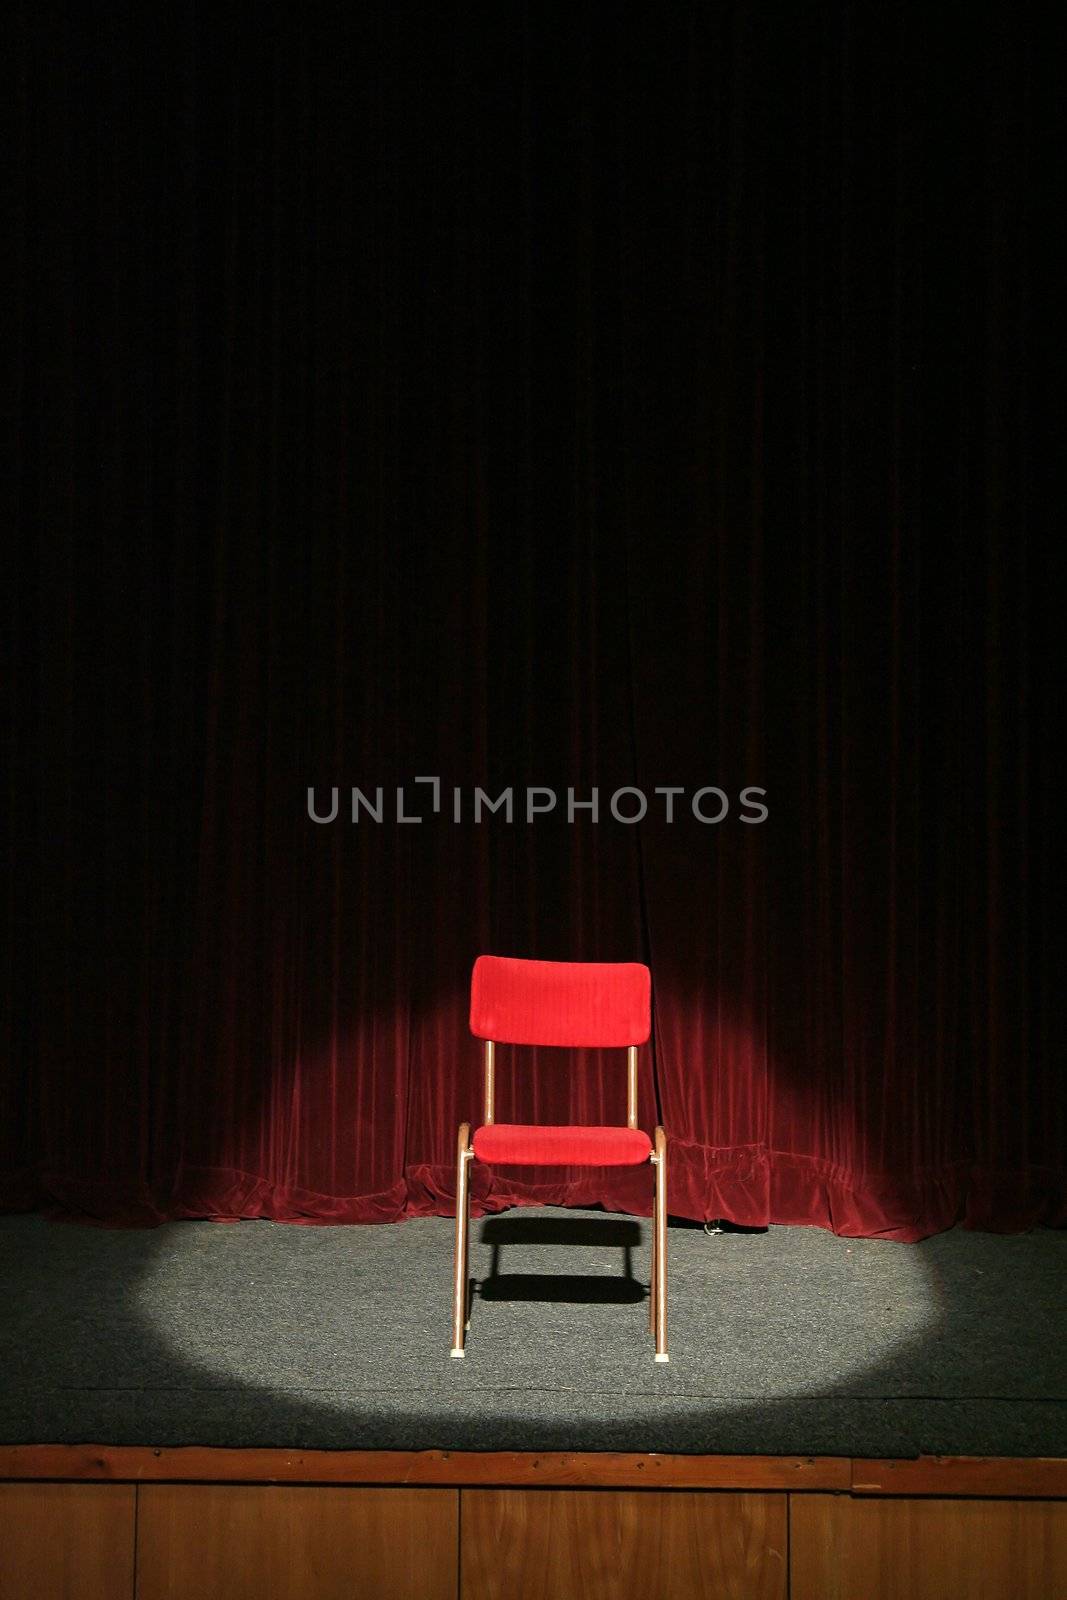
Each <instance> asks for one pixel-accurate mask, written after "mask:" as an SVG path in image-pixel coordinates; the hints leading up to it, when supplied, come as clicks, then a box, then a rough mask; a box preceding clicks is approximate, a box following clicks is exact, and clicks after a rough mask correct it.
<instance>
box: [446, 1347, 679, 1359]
mask: <svg viewBox="0 0 1067 1600" xmlns="http://www.w3.org/2000/svg"><path fill="white" fill-rule="evenodd" d="M448 1353H449V1355H450V1356H458V1357H459V1358H460V1360H462V1359H463V1357H464V1356H465V1355H466V1354H467V1352H466V1350H460V1349H459V1348H458V1346H457V1348H456V1349H455V1350H450V1351H449V1352H448ZM664 1359H666V1358H664ZM656 1360H657V1361H658V1360H659V1357H658V1356H657V1357H656Z"/></svg>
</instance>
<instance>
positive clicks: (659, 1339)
mask: <svg viewBox="0 0 1067 1600" xmlns="http://www.w3.org/2000/svg"><path fill="white" fill-rule="evenodd" d="M484 1045H485V1096H484V1103H483V1110H484V1116H483V1126H487V1125H489V1124H491V1123H492V1122H493V1120H494V1118H495V1114H496V1044H495V1042H494V1041H493V1040H492V1039H486V1040H485V1041H484ZM637 1048H638V1047H637V1045H635V1044H632V1045H629V1046H628V1047H627V1051H626V1069H627V1070H626V1126H627V1127H628V1128H636V1127H637ZM470 1141H471V1125H470V1123H469V1122H461V1123H460V1125H459V1137H458V1140H457V1147H456V1246H455V1261H454V1267H455V1271H454V1278H453V1288H452V1350H451V1352H450V1353H451V1354H452V1355H453V1356H465V1355H466V1353H467V1352H466V1348H465V1345H466V1333H467V1329H468V1328H469V1327H470V1281H469V1277H468V1271H467V1263H468V1258H469V1241H470V1170H469V1169H470V1164H471V1162H472V1161H473V1160H474V1150H473V1149H472V1147H471V1142H470ZM648 1159H649V1161H650V1162H651V1163H652V1165H653V1167H654V1168H655V1178H656V1187H655V1196H654V1201H653V1209H652V1216H653V1223H652V1282H651V1284H650V1286H649V1300H648V1327H649V1332H650V1333H651V1334H652V1337H653V1338H654V1339H655V1341H656V1360H657V1361H668V1360H669V1359H670V1357H669V1355H668V1353H667V1135H666V1134H665V1133H664V1131H663V1129H662V1127H660V1126H658V1125H657V1127H656V1131H655V1133H654V1135H653V1141H652V1152H651V1154H650V1156H649V1158H648Z"/></svg>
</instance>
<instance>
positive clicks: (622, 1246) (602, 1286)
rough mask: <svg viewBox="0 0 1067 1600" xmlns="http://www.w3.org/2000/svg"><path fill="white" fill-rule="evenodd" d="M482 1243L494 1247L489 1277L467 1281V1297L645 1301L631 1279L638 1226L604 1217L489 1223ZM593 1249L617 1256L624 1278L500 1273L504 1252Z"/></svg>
mask: <svg viewBox="0 0 1067 1600" xmlns="http://www.w3.org/2000/svg"><path fill="white" fill-rule="evenodd" d="M481 1240H482V1243H483V1244H488V1245H490V1246H491V1247H492V1256H491V1258H490V1265H489V1276H488V1277H486V1278H481V1279H479V1278H472V1279H471V1293H472V1297H473V1295H475V1294H476V1295H477V1296H478V1298H479V1299H481V1300H539V1301H548V1302H552V1303H555V1304H571V1305H633V1304H634V1303H635V1302H637V1301H641V1300H647V1299H648V1297H649V1288H648V1286H647V1285H646V1284H645V1283H644V1282H642V1281H640V1280H639V1279H637V1278H635V1277H634V1272H633V1252H634V1249H635V1248H637V1247H638V1246H639V1245H640V1243H641V1228H640V1224H639V1223H637V1222H629V1221H620V1220H617V1219H614V1218H608V1217H606V1218H605V1219H604V1221H603V1222H601V1221H600V1220H599V1219H597V1220H595V1221H591V1220H590V1219H589V1218H586V1217H574V1218H570V1217H517V1216H513V1215H508V1216H500V1217H488V1218H486V1220H485V1221H484V1222H483V1223H482V1229H481ZM508 1245H510V1246H523V1245H557V1246H558V1245H563V1246H566V1247H567V1248H570V1247H577V1246H581V1245H595V1246H596V1247H597V1248H599V1249H601V1250H609V1249H615V1250H618V1251H620V1252H621V1263H620V1264H621V1267H622V1274H621V1276H618V1277H614V1276H613V1277H608V1276H604V1275H602V1274H599V1273H558V1272H552V1273H546V1272H502V1271H501V1270H500V1252H501V1250H502V1249H503V1248H504V1247H505V1246H508Z"/></svg>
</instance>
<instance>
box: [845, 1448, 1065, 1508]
mask: <svg viewBox="0 0 1067 1600" xmlns="http://www.w3.org/2000/svg"><path fill="white" fill-rule="evenodd" d="M852 1492H853V1494H877V1495H889V1494H907V1495H916V1494H936V1495H942V1496H945V1495H958V1494H979V1495H1003V1496H1004V1497H1005V1498H1007V1499H1009V1500H1026V1499H1036V1500H1062V1499H1067V1461H1064V1460H1062V1459H1059V1458H1057V1457H1054V1456H1053V1457H1048V1456H1032V1457H1030V1456H1018V1457H1015V1456H919V1457H918V1458H917V1459H916V1460H914V1461H853V1463H852Z"/></svg>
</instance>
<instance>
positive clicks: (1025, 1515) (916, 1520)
mask: <svg viewBox="0 0 1067 1600" xmlns="http://www.w3.org/2000/svg"><path fill="white" fill-rule="evenodd" d="M789 1529H790V1580H791V1588H790V1596H791V1600H856V1597H857V1596H862V1597H863V1600H1052V1597H1053V1596H1056V1595H1067V1502H1064V1501H1062V1500H1059V1501H1057V1500H1015V1501H1012V1500H933V1499H929V1500H907V1499H894V1500H875V1499H870V1500H866V1499H855V1500H853V1499H851V1498H849V1497H848V1496H838V1495H822V1494H815V1495H797V1496H796V1498H795V1499H791V1500H790V1508H789Z"/></svg>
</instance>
